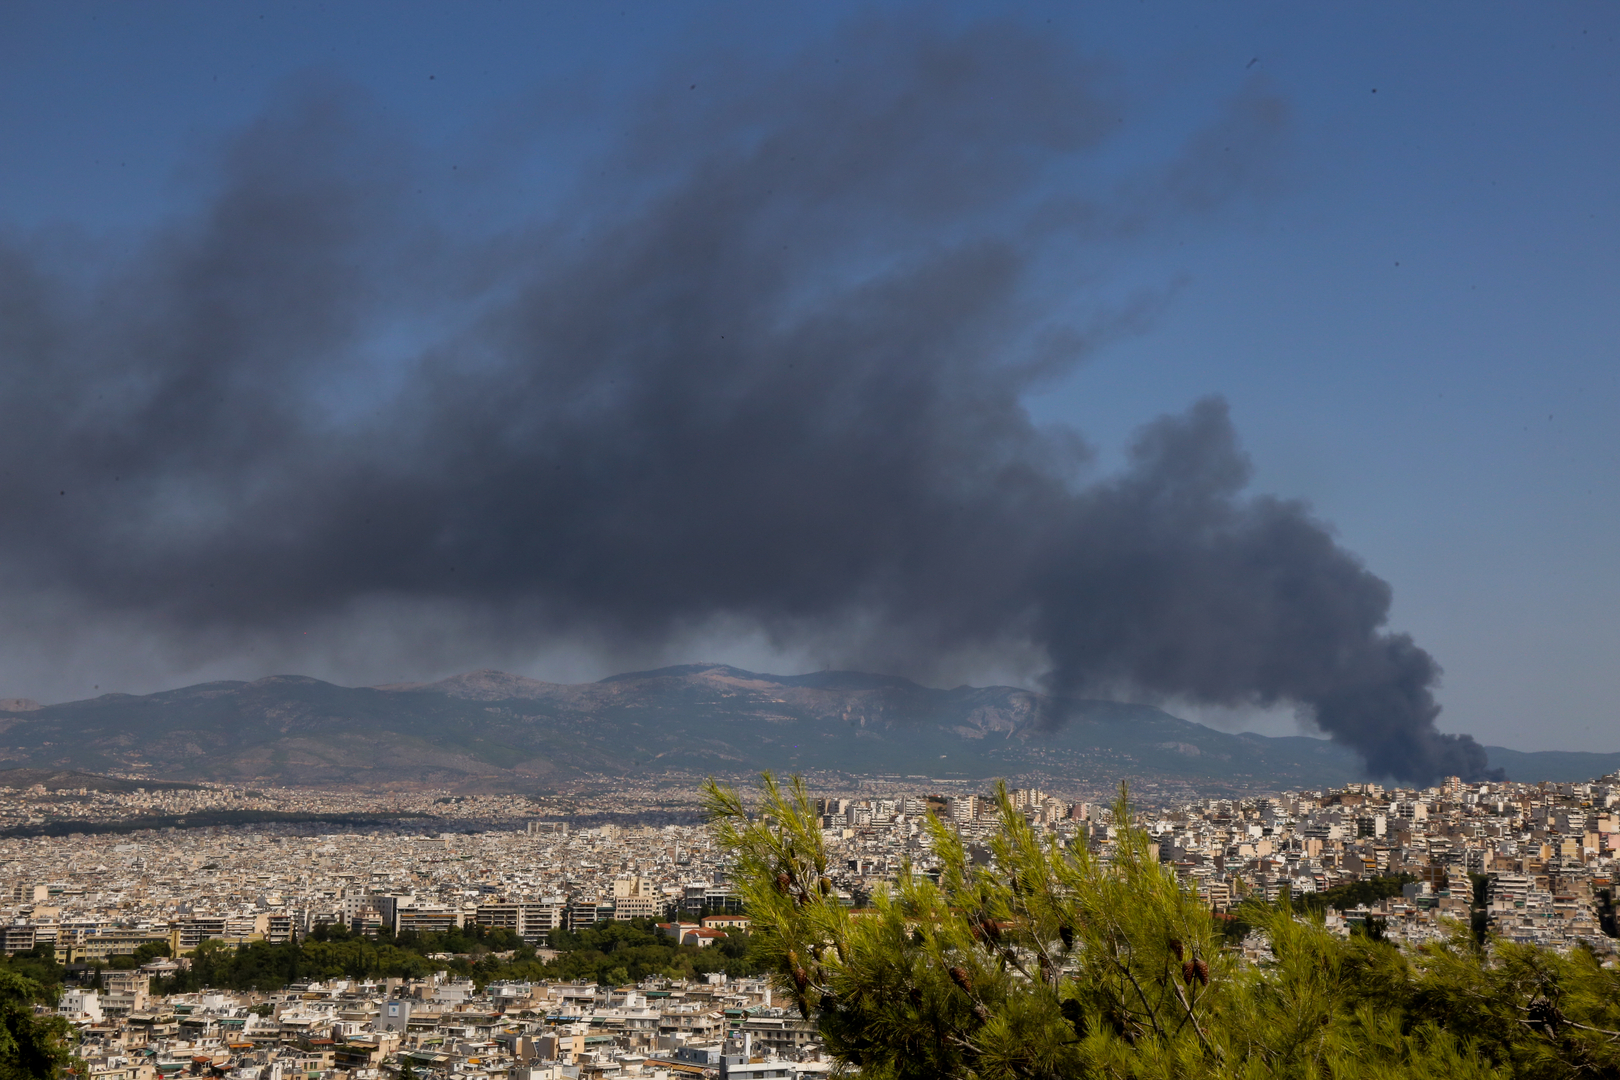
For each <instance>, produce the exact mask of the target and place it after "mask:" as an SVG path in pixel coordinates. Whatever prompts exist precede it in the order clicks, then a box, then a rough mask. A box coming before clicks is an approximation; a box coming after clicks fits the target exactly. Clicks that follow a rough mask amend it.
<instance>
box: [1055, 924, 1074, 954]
mask: <svg viewBox="0 0 1620 1080" xmlns="http://www.w3.org/2000/svg"><path fill="white" fill-rule="evenodd" d="M1058 937H1060V938H1062V939H1063V947H1064V948H1065V949H1072V948H1074V927H1072V926H1070V925H1069V924H1068V923H1064V924H1063V925H1062V926H1060V927H1058Z"/></svg>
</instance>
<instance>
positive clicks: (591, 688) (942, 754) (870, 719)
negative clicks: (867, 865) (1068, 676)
mask: <svg viewBox="0 0 1620 1080" xmlns="http://www.w3.org/2000/svg"><path fill="white" fill-rule="evenodd" d="M29 705H30V706H32V707H30V708H27V709H25V710H21V711H0V760H4V761H6V762H8V763H9V764H10V765H11V766H13V767H26V768H31V769H48V770H62V769H73V770H81V771H86V772H104V771H115V772H138V773H141V774H144V775H149V776H153V777H161V778H165V779H171V780H181V781H184V780H192V781H195V780H220V781H246V780H261V781H270V782H278V783H285V784H320V785H348V784H359V785H364V786H367V787H389V786H398V785H412V786H414V785H421V784H431V785H436V786H466V787H489V788H510V789H518V790H546V789H551V788H556V787H559V786H566V785H568V784H569V783H570V782H572V781H576V780H580V779H584V778H587V777H603V776H618V777H629V776H653V775H657V774H660V773H679V774H687V775H707V774H710V773H715V774H722V775H737V774H742V773H748V772H753V771H756V770H759V769H762V768H771V769H776V770H780V771H792V770H836V771H841V772H852V773H898V774H903V775H911V776H927V777H938V778H941V779H952V778H955V779H973V778H980V777H990V776H1020V775H1047V776H1053V777H1065V778H1070V779H1074V780H1078V781H1083V782H1092V783H1099V784H1111V783H1112V782H1113V781H1114V780H1115V779H1117V778H1119V777H1136V778H1142V779H1146V778H1162V779H1172V778H1179V779H1183V780H1186V781H1189V782H1192V783H1194V784H1196V785H1198V786H1200V787H1208V788H1227V787H1236V788H1251V787H1287V786H1295V787H1297V786H1317V785H1324V784H1334V783H1342V782H1344V781H1345V780H1347V779H1351V778H1354V777H1355V776H1356V775H1357V773H1358V763H1357V761H1356V759H1355V758H1354V756H1353V755H1351V754H1350V753H1348V752H1346V751H1345V750H1343V749H1341V748H1339V747H1337V746H1334V745H1332V744H1330V743H1326V742H1323V741H1321V740H1317V739H1308V738H1303V737H1293V738H1266V737H1263V736H1259V735H1252V734H1243V735H1234V734H1229V733H1226V732H1221V731H1216V730H1214V729H1212V728H1207V727H1203V726H1201V725H1199V724H1194V723H1190V722H1188V721H1185V720H1181V719H1178V718H1176V717H1174V716H1171V715H1169V714H1168V713H1165V712H1163V711H1162V710H1159V709H1155V708H1152V707H1150V706H1146V705H1131V704H1121V703H1117V702H1105V701H1080V702H1070V703H1065V704H1062V705H1060V704H1059V703H1056V702H1053V701H1051V700H1049V699H1046V698H1044V697H1042V696H1041V695H1038V694H1035V693H1033V692H1031V691H1028V690H1023V689H1019V688H1016V687H1006V686H992V687H968V686H963V687H957V688H955V689H952V690H941V689H934V688H929V687H924V686H920V685H918V684H916V683H913V682H910V681H908V680H905V679H900V678H894V677H889V676H881V675H871V674H865V673H861V672H817V673H813V674H809V675H796V676H777V675H761V674H756V673H754V672H748V671H742V670H739V669H736V668H730V667H725V666H723V665H708V664H698V665H686V666H682V667H671V668H663V669H660V670H657V671H647V672H633V673H629V674H624V675H616V676H613V677H611V678H607V679H603V680H601V681H600V682H593V683H582V684H570V685H565V684H559V683H546V682H539V681H536V680H533V679H525V678H522V677H520V676H514V675H509V674H506V673H503V672H496V671H478V672H471V673H468V674H464V675H457V676H454V677H452V678H449V679H445V680H442V681H440V682H436V683H427V684H419V683H417V684H398V685H392V686H379V687H343V686H336V685H333V684H331V683H326V682H321V681H319V680H317V679H310V678H304V677H301V676H289V675H280V676H272V677H270V678H265V679H259V680H256V681H254V682H216V683H203V684H200V685H197V686H189V687H185V688H182V689H178V690H170V691H165V692H162V693H156V694H149V695H144V696H134V695H128V694H107V695H103V696H101V697H97V698H93V699H89V700H86V701H76V702H68V703H64V704H58V705H46V706H43V707H40V706H33V703H32V702H30V703H29ZM1493 752H1494V751H1493ZM1510 753H1511V752H1510ZM1536 757H1537V755H1518V758H1517V759H1515V761H1514V763H1513V765H1512V766H1511V767H1510V770H1509V771H1510V774H1514V773H1518V772H1519V771H1520V770H1521V769H1525V768H1531V769H1533V768H1535V767H1536V763H1535V760H1534V759H1535V758H1536ZM1558 757H1559V758H1560V760H1559V761H1557V762H1556V763H1553V764H1556V765H1557V766H1558V767H1559V768H1560V769H1561V770H1563V771H1568V770H1569V769H1570V768H1579V767H1581V766H1583V765H1584V764H1586V761H1585V759H1589V758H1590V759H1597V758H1603V757H1606V756H1605V755H1559V756H1558ZM1564 759H1569V760H1564ZM1574 759H1580V760H1574ZM1611 767H1612V766H1611ZM1599 771H1600V772H1601V771H1605V770H1601V769H1600V770H1599ZM1590 774H1591V773H1590V771H1589V770H1588V772H1586V773H1582V775H1590ZM1535 778H1536V779H1543V778H1546V779H1564V778H1567V777H1563V776H1548V777H1535Z"/></svg>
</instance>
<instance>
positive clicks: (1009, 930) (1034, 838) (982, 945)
mask: <svg viewBox="0 0 1620 1080" xmlns="http://www.w3.org/2000/svg"><path fill="white" fill-rule="evenodd" d="M761 796H762V797H761V799H760V801H759V804H758V806H757V807H750V806H749V805H748V804H747V803H745V802H744V800H743V799H742V797H741V796H740V795H738V794H737V793H736V792H735V791H732V790H730V789H726V788H722V787H720V786H718V785H716V784H714V783H713V782H711V783H710V784H709V785H708V787H707V789H706V798H707V804H708V808H709V811H710V813H711V815H712V818H713V822H714V828H715V831H716V836H717V839H719V841H720V842H721V843H722V844H724V845H725V846H726V847H728V848H729V849H730V850H731V852H732V855H733V859H734V880H735V882H736V883H737V888H738V889H739V891H740V892H741V894H742V895H743V896H744V898H745V900H746V902H747V904H748V910H749V914H750V917H751V918H752V920H753V930H754V949H755V955H756V956H757V957H758V959H759V960H760V961H761V962H763V963H765V964H766V965H767V966H768V968H769V969H770V971H771V972H772V974H773V976H774V978H775V980H776V982H777V984H778V985H779V986H780V987H781V988H782V989H783V990H784V991H785V992H786V993H787V994H789V995H790V996H791V997H792V999H793V1000H795V1001H796V1002H797V1003H798V1005H799V1008H800V1009H801V1010H802V1011H803V1013H804V1014H805V1015H806V1016H814V1017H815V1018H816V1020H817V1023H818V1026H819V1028H820V1031H821V1034H822V1036H823V1038H824V1040H825V1042H826V1044H827V1046H828V1048H829V1050H831V1051H832V1053H833V1054H835V1055H836V1056H837V1057H838V1058H839V1059H840V1060H841V1061H842V1062H843V1063H845V1064H846V1065H847V1066H850V1067H853V1068H854V1069H856V1070H858V1071H859V1075H861V1076H863V1077H872V1078H883V1080H889V1078H894V1080H900V1078H911V1077H916V1078H918V1080H921V1078H924V1077H972V1078H975V1080H990V1078H1014V1077H1018V1078H1024V1077H1028V1078H1045V1077H1051V1078H1054V1080H1055V1078H1057V1077H1119V1078H1126V1077H1231V1078H1239V1077H1242V1078H1245V1080H1250V1078H1252V1080H1260V1078H1265V1077H1288V1078H1294V1077H1299V1078H1306V1077H1313V1078H1314V1077H1321V1078H1329V1077H1342V1078H1349V1077H1364V1076H1367V1077H1370V1076H1376V1077H1381V1078H1392V1080H1393V1078H1404V1077H1412V1078H1417V1077H1423V1078H1429V1077H1442V1076H1443V1077H1463V1078H1468V1077H1479V1078H1484V1077H1508V1076H1526V1077H1536V1078H1538V1080H1539V1078H1542V1077H1547V1078H1553V1077H1559V1078H1563V1077H1571V1078H1573V1077H1577V1076H1616V1075H1620V974H1617V973H1616V971H1615V970H1614V969H1611V968H1604V967H1602V966H1601V965H1600V964H1599V963H1598V962H1597V961H1596V959H1595V958H1593V957H1591V956H1590V954H1580V953H1577V954H1576V955H1574V956H1571V957H1561V956H1558V955H1557V954H1555V953H1551V952H1548V951H1544V950H1538V949H1533V948H1529V947H1525V946H1516V945H1509V944H1503V943H1494V942H1493V943H1491V947H1490V949H1489V950H1488V951H1487V950H1485V949H1481V948H1480V947H1479V946H1478V945H1477V944H1476V942H1475V941H1474V939H1473V937H1472V935H1471V934H1470V933H1469V931H1468V928H1467V927H1466V926H1459V927H1457V928H1456V932H1455V933H1454V934H1453V935H1452V937H1451V938H1450V939H1449V940H1447V941H1444V942H1441V943H1439V944H1435V945H1430V946H1427V947H1425V948H1423V949H1420V950H1405V951H1403V950H1402V949H1400V948H1398V947H1396V946H1395V945H1393V944H1390V943H1389V942H1386V941H1381V940H1377V939H1376V938H1375V937H1374V936H1371V935H1365V934H1363V935H1354V936H1351V937H1349V938H1341V937H1337V936H1335V935H1333V934H1332V933H1330V932H1329V931H1328V930H1327V929H1326V928H1325V927H1324V925H1323V923H1322V920H1321V918H1320V914H1319V913H1317V912H1311V911H1296V910H1295V909H1293V908H1292V907H1291V906H1290V904H1289V902H1288V900H1287V898H1286V896H1285V897H1284V899H1283V900H1282V901H1281V902H1279V903H1278V904H1275V905H1263V904H1258V903H1251V904H1250V905H1249V909H1250V914H1249V916H1248V917H1249V918H1251V919H1253V925H1254V926H1255V928H1256V930H1257V932H1259V933H1261V934H1263V935H1264V937H1265V941H1266V949H1265V954H1266V956H1267V959H1265V960H1264V961H1262V962H1260V963H1247V962H1244V961H1243V960H1242V959H1241V957H1240V956H1239V954H1238V953H1237V952H1236V951H1235V950H1233V949H1231V948H1229V947H1226V946H1224V945H1223V940H1222V937H1221V935H1220V934H1218V933H1217V931H1216V928H1215V925H1214V920H1213V919H1212V917H1211V915H1210V913H1209V912H1208V910H1207V909H1206V908H1205V907H1204V905H1203V904H1202V903H1201V902H1200V901H1199V899H1198V897H1197V895H1196V894H1195V893H1193V892H1192V891H1190V890H1188V889H1186V888H1184V887H1183V886H1182V885H1181V883H1180V882H1179V881H1178V880H1177V878H1176V876H1175V874H1174V872H1173V871H1172V870H1171V869H1169V868H1167V867H1165V866H1163V865H1161V864H1160V863H1159V862H1158V860H1157V858H1156V855H1155V853H1154V850H1153V848H1152V845H1151V842H1150V838H1149V837H1148V835H1147V834H1146V833H1144V832H1142V831H1140V830H1138V829H1135V828H1132V827H1131V826H1130V822H1131V820H1132V818H1131V813H1130V807H1129V805H1128V803H1127V801H1126V798H1125V792H1124V790H1123V789H1122V790H1121V795H1120V800H1119V802H1118V803H1117V804H1116V805H1115V808H1114V820H1115V823H1116V832H1117V840H1116V842H1115V843H1114V844H1113V845H1112V847H1111V849H1110V850H1109V851H1107V853H1106V854H1099V853H1096V852H1093V851H1092V850H1090V848H1089V847H1088V846H1087V845H1086V844H1085V843H1084V842H1083V841H1082V842H1077V843H1075V844H1070V845H1063V844H1060V843H1059V842H1058V841H1057V839H1056V838H1055V837H1052V836H1042V835H1041V834H1039V833H1037V832H1036V831H1035V830H1034V829H1033V828H1032V827H1031V826H1030V825H1029V824H1028V823H1027V822H1025V820H1024V818H1023V816H1022V815H1021V814H1019V813H1017V812H1016V811H1014V809H1013V807H1012V805H1011V803H1010V801H1009V800H1008V799H1007V796H1006V792H1005V789H1004V788H1003V789H1002V790H1000V791H999V793H998V802H999V805H1000V815H1001V826H1000V830H999V832H998V834H997V835H996V836H995V837H994V838H993V839H992V840H991V841H990V843H989V848H990V851H991V855H992V861H991V863H990V864H989V865H982V866H981V865H975V864H974V863H973V862H972V861H970V860H969V859H968V857H967V853H966V851H965V849H964V846H963V844H962V842H961V840H960V839H959V837H958V836H957V835H956V833H955V832H954V831H952V830H951V829H950V828H949V827H947V826H945V825H943V824H942V823H940V822H939V821H938V820H937V819H930V821H929V823H928V832H929V837H930V839H931V841H932V844H933V848H934V851H935V854H936V855H937V856H938V857H939V859H940V860H941V862H942V870H941V873H940V875H939V881H938V883H937V884H936V883H935V882H933V881H931V880H930V879H929V878H928V877H925V876H922V875H919V874H913V873H911V872H910V869H909V868H906V869H905V870H903V871H902V872H901V874H900V875H899V879H898V880H897V881H896V882H895V883H894V885H893V887H892V888H891V889H889V890H888V891H887V892H884V893H880V894H879V895H877V896H875V897H874V898H873V899H874V907H873V909H872V911H871V912H870V913H862V914H859V915H857V914H852V913H851V912H850V911H848V910H847V909H845V908H844V907H843V906H842V905H840V904H839V903H838V902H837V899H836V896H835V895H834V894H833V891H832V886H831V882H830V881H829V880H828V878H827V857H826V852H825V850H824V849H823V846H822V842H821V831H820V828H819V822H818V820H817V818H816V815H815V814H814V812H813V807H812V804H811V801H810V799H809V795H808V792H807V791H806V790H805V788H804V785H803V784H802V782H800V781H799V780H797V779H795V780H794V781H793V782H792V783H791V784H790V785H788V786H786V787H783V786H781V785H779V784H778V783H777V782H776V781H775V780H774V779H773V778H771V777H770V776H769V775H766V776H765V777H764V781H763V785H762V791H761ZM1389 887H1390V885H1388V884H1380V885H1378V886H1377V887H1376V888H1378V889H1379V890H1383V889H1387V888H1389Z"/></svg>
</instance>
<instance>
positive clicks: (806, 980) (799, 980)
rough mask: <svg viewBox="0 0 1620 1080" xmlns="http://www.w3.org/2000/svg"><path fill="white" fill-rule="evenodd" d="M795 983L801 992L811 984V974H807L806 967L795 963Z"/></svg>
mask: <svg viewBox="0 0 1620 1080" xmlns="http://www.w3.org/2000/svg"><path fill="white" fill-rule="evenodd" d="M793 985H794V986H797V987H798V988H799V993H801V994H802V993H804V988H805V987H806V986H809V985H810V976H808V975H806V974H805V973H804V968H802V967H800V966H799V965H798V964H794V965H793Z"/></svg>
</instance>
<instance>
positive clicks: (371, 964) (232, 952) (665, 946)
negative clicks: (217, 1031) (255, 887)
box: [153, 919, 760, 994]
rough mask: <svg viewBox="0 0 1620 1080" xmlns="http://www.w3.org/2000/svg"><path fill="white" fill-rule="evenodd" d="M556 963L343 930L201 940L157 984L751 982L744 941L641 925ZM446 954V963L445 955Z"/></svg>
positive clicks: (556, 939) (595, 930) (574, 939)
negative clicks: (723, 977)
mask: <svg viewBox="0 0 1620 1080" xmlns="http://www.w3.org/2000/svg"><path fill="white" fill-rule="evenodd" d="M552 945H553V946H554V947H555V949H556V951H557V956H556V958H555V959H552V960H543V959H541V958H540V957H539V955H538V954H537V953H536V952H535V950H534V948H533V947H531V946H529V945H526V944H524V942H523V939H522V938H520V937H518V936H517V934H515V933H513V932H512V931H511V930H507V929H503V928H499V927H484V926H468V927H451V928H449V929H448V930H445V931H443V932H440V933H429V934H420V933H415V932H407V933H404V934H400V935H398V936H397V937H396V936H390V935H387V934H384V935H380V936H377V937H369V936H366V935H362V934H357V933H354V932H353V931H351V930H349V929H348V928H347V927H343V926H320V927H317V928H316V929H315V932H313V933H312V934H311V935H310V936H309V937H308V938H306V939H305V940H303V941H288V942H278V943H275V944H271V943H269V942H264V941H255V942H249V943H248V944H245V945H243V946H241V947H240V948H236V947H234V946H232V945H228V944H226V943H225V942H222V941H205V942H203V943H202V944H201V945H199V946H198V947H197V948H196V949H195V950H193V951H192V953H191V954H190V956H191V965H190V967H189V968H186V969H183V970H181V971H178V972H176V973H175V974H174V976H173V977H171V978H168V979H164V980H160V981H159V982H158V983H157V984H155V985H154V987H153V990H154V992H157V993H165V994H172V993H177V992H183V991H191V990H198V989H201V988H203V987H213V988H216V989H226V990H276V989H279V988H281V987H283V986H285V985H287V984H288V983H292V982H301V981H310V980H317V979H318V980H322V981H326V980H331V979H377V978H421V977H423V976H425V975H428V974H430V973H432V972H435V971H446V970H447V971H450V972H452V973H454V974H457V975H462V976H465V977H467V978H470V979H472V980H473V981H474V982H475V983H477V984H478V985H479V986H483V985H485V984H487V983H489V982H492V981H495V980H498V979H517V980H522V979H570V980H587V981H592V982H597V983H603V984H608V983H611V984H615V985H617V984H624V983H629V982H639V981H641V980H642V979H644V978H647V977H648V976H650V975H660V976H667V977H669V978H699V977H701V976H703V975H705V974H707V973H709V972H714V971H723V972H726V973H727V974H729V975H750V974H758V972H759V971H760V968H759V967H758V965H757V964H756V963H755V962H754V961H752V960H750V959H749V958H748V940H747V937H746V936H745V935H740V934H739V935H733V936H732V937H729V938H727V939H725V940H724V941H722V942H721V943H720V944H719V945H715V946H711V947H709V948H706V949H699V948H696V947H694V946H690V945H687V946H681V945H676V944H675V943H674V942H673V941H671V940H670V939H669V938H667V937H664V936H662V935H660V934H659V933H658V932H657V931H656V930H654V929H653V924H652V922H651V921H650V920H647V919H635V920H631V921H629V922H613V921H609V922H601V923H597V924H596V925H595V926H593V927H590V928H588V929H584V930H581V931H579V932H577V933H570V932H568V931H554V932H553V934H552ZM447 955H448V957H449V958H448V959H446V958H445V957H446V956H447Z"/></svg>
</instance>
